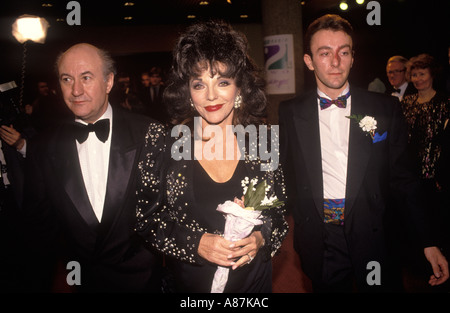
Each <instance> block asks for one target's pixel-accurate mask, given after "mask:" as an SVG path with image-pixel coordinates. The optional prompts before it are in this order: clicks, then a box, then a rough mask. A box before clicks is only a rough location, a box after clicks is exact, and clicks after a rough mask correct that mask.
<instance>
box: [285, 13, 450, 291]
mask: <svg viewBox="0 0 450 313" xmlns="http://www.w3.org/2000/svg"><path fill="white" fill-rule="evenodd" d="M352 46H353V42H352V27H351V25H350V24H349V23H348V22H347V21H346V20H345V19H342V18H341V17H339V16H337V15H325V16H323V17H321V18H319V19H317V20H316V21H314V22H313V23H312V24H311V25H310V26H309V28H308V31H307V33H306V36H305V47H306V49H307V50H306V53H305V55H304V61H305V63H306V66H307V67H308V69H310V70H311V71H314V74H315V78H316V83H317V90H314V91H311V92H307V93H305V94H303V95H300V96H299V97H296V98H294V99H291V100H288V101H285V102H283V103H281V105H280V115H279V116H280V140H281V148H280V152H281V157H282V161H283V163H281V164H284V165H285V166H286V168H287V170H286V176H287V177H286V179H287V181H288V188H287V189H288V192H289V198H293V202H292V204H291V205H292V207H290V209H291V210H292V214H293V218H294V222H295V226H294V245H295V249H296V251H297V252H298V253H299V255H300V258H301V263H302V267H303V270H304V272H305V273H306V274H307V275H308V276H309V278H310V279H311V281H312V284H313V288H314V290H315V291H316V292H321V291H322V292H333V291H353V290H354V286H357V290H359V291H365V292H366V291H394V290H397V289H396V286H397V284H396V281H395V278H396V276H395V275H393V274H392V273H393V269H394V267H393V264H392V263H391V258H390V256H391V255H390V251H389V249H388V248H389V247H388V246H387V244H386V243H387V240H388V238H387V236H388V233H389V232H388V231H387V229H385V222H386V218H388V217H389V213H390V212H389V210H387V208H388V207H389V209H391V206H390V203H389V200H390V199H391V195H393V194H395V195H396V196H397V195H398V196H402V199H404V201H405V203H406V204H407V205H408V212H407V215H406V216H404V218H405V219H408V218H410V219H411V221H412V223H414V225H416V226H417V229H418V231H420V234H421V235H422V236H421V238H422V242H421V244H422V245H423V247H424V252H425V256H426V258H427V259H428V260H429V262H430V263H431V265H432V269H433V273H434V275H432V276H431V278H430V280H429V283H430V284H432V285H436V284H440V283H443V282H444V281H445V280H447V278H448V264H447V261H446V259H445V258H444V257H443V255H442V254H441V252H440V250H439V249H438V248H437V247H436V246H434V241H433V240H434V238H432V237H431V233H430V228H429V224H428V223H426V221H425V211H424V207H423V206H420V201H419V200H420V197H419V195H420V192H419V189H418V180H417V179H416V177H415V176H414V174H413V172H412V171H410V170H409V168H408V167H407V165H408V163H409V162H408V159H407V157H408V155H407V153H406V148H407V133H406V126H405V123H404V120H403V118H402V115H401V111H400V106H399V103H398V100H397V99H396V98H394V97H391V96H387V95H384V94H380V93H372V92H369V91H366V90H362V89H359V88H356V87H354V86H353V85H350V84H349V82H348V76H349V73H350V69H351V67H352V65H353V50H352ZM332 100H336V101H332ZM349 116H355V119H356V120H359V119H361V122H362V123H361V124H360V123H357V122H355V120H354V119H353V118H349ZM374 122H376V124H375V123H374ZM362 126H364V127H362ZM373 126H376V128H373Z"/></svg>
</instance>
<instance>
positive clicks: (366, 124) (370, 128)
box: [347, 114, 387, 143]
mask: <svg viewBox="0 0 450 313" xmlns="http://www.w3.org/2000/svg"><path fill="white" fill-rule="evenodd" d="M347 118H349V119H353V120H355V121H356V122H357V123H358V124H359V127H361V128H362V130H363V131H365V132H367V133H368V134H369V135H370V138H372V142H373V143H377V142H379V141H383V140H385V139H386V137H387V131H385V132H384V133H383V134H382V135H380V134H379V133H376V132H375V129H377V120H376V119H375V118H374V117H372V116H367V115H366V116H362V115H360V114H353V115H350V116H347Z"/></svg>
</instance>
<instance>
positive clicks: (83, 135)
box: [74, 119, 109, 143]
mask: <svg viewBox="0 0 450 313" xmlns="http://www.w3.org/2000/svg"><path fill="white" fill-rule="evenodd" d="M74 129H75V138H76V139H77V140H78V142H79V143H83V142H85V141H86V139H87V137H88V136H89V133H90V132H95V135H97V138H98V139H99V140H100V141H101V142H105V141H106V139H108V136H109V119H103V120H100V121H97V122H96V123H94V124H87V125H84V124H81V123H78V122H75V124H74Z"/></svg>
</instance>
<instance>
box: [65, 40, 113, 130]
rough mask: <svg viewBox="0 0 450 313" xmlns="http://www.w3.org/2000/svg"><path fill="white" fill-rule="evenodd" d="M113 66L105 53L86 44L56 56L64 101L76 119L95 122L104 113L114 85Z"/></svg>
mask: <svg viewBox="0 0 450 313" xmlns="http://www.w3.org/2000/svg"><path fill="white" fill-rule="evenodd" d="M112 64H113V62H112V59H111V58H110V57H109V55H108V54H107V53H106V52H104V51H103V50H101V49H98V48H97V47H95V46H93V45H90V44H86V43H81V44H77V45H74V46H72V47H70V48H69V49H68V50H67V51H65V52H64V53H62V54H61V55H60V56H59V57H58V59H57V62H56V65H57V69H58V77H59V82H60V86H61V92H62V94H63V97H64V101H65V102H66V105H67V106H68V108H69V109H70V110H71V111H72V112H73V113H74V115H75V116H76V117H78V118H79V119H82V120H83V121H85V122H87V123H94V122H95V121H97V120H98V118H100V117H101V116H102V115H103V113H104V112H105V111H106V109H107V107H108V95H109V93H110V91H111V89H112V86H113V83H114V69H113V68H112Z"/></svg>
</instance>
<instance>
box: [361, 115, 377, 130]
mask: <svg viewBox="0 0 450 313" xmlns="http://www.w3.org/2000/svg"><path fill="white" fill-rule="evenodd" d="M359 126H360V127H361V128H362V129H363V131H366V132H370V131H372V130H375V129H376V128H377V121H376V120H375V118H373V117H371V116H365V117H364V118H363V119H361V121H359Z"/></svg>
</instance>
